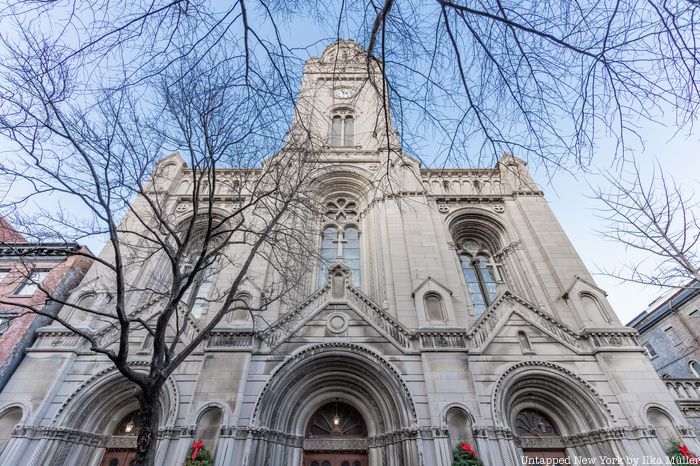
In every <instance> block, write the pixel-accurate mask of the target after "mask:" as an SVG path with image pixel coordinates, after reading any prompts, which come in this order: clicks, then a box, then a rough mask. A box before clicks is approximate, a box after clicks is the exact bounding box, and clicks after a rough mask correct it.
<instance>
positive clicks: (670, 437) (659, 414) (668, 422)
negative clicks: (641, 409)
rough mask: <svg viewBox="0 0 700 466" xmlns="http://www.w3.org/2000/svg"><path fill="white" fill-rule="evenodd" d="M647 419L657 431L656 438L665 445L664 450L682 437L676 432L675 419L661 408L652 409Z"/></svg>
mask: <svg viewBox="0 0 700 466" xmlns="http://www.w3.org/2000/svg"><path fill="white" fill-rule="evenodd" d="M647 419H648V420H649V423H650V424H651V425H653V426H654V428H655V430H656V437H657V438H658V439H659V441H660V442H661V445H663V447H664V449H665V448H666V446H667V445H668V444H669V443H671V442H672V441H678V440H680V435H678V431H677V430H676V426H675V424H674V422H673V419H671V417H670V416H669V415H668V414H666V413H665V412H664V411H662V410H661V409H659V408H655V407H651V408H649V410H648V411H647Z"/></svg>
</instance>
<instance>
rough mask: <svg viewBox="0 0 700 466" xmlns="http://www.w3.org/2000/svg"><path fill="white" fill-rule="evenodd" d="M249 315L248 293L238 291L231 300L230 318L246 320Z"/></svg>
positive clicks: (239, 320) (238, 320) (237, 320)
mask: <svg viewBox="0 0 700 466" xmlns="http://www.w3.org/2000/svg"><path fill="white" fill-rule="evenodd" d="M249 317H250V295H249V294H248V293H246V292H241V293H238V294H237V295H236V297H235V300H234V302H233V310H232V311H231V319H230V320H233V321H235V322H241V321H245V320H248V319H249Z"/></svg>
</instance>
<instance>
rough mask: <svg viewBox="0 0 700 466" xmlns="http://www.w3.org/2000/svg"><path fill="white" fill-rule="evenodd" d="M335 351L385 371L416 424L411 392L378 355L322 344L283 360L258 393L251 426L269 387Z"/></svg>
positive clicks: (360, 348) (352, 346) (340, 344)
mask: <svg viewBox="0 0 700 466" xmlns="http://www.w3.org/2000/svg"><path fill="white" fill-rule="evenodd" d="M337 349H343V350H344V351H347V352H349V353H354V354H355V355H361V356H363V357H364V358H366V359H367V363H369V364H372V365H374V366H375V367H377V368H382V369H383V370H385V371H387V372H388V373H389V375H390V376H391V377H392V378H393V379H394V381H395V382H397V383H398V384H399V385H400V386H401V390H402V392H403V396H404V398H405V400H406V401H407V402H408V406H407V408H408V409H409V410H410V415H411V418H412V420H413V422H414V424H416V425H417V424H418V415H417V414H416V407H415V404H414V402H413V398H412V396H411V391H410V390H409V389H408V386H407V385H406V382H404V380H403V377H401V374H400V373H399V372H398V370H396V368H394V366H392V365H391V364H390V363H389V362H388V361H387V360H385V359H384V358H383V357H382V356H380V355H379V354H378V353H375V352H374V351H372V350H370V349H368V348H365V347H363V346H360V345H356V344H352V343H343V342H332V343H322V344H319V345H314V346H311V347H308V348H305V349H303V350H301V351H299V352H297V353H294V354H292V355H291V356H289V357H288V358H287V359H285V360H284V361H283V362H282V363H281V364H280V365H279V366H278V367H277V368H276V369H275V370H274V371H273V372H272V374H271V375H270V377H269V379H268V381H267V383H266V384H265V386H264V387H263V389H262V390H261V391H260V395H258V399H257V401H256V403H255V409H254V411H253V415H252V416H251V425H255V424H256V423H257V422H258V417H259V415H260V409H261V407H262V404H263V400H264V399H265V397H266V395H267V393H268V392H269V391H270V387H271V386H272V385H273V384H274V383H275V382H276V381H277V380H278V379H280V378H284V377H287V376H289V374H292V373H294V371H295V368H296V366H297V365H299V364H301V363H302V362H303V361H305V360H307V359H313V358H316V357H318V355H319V353H324V352H327V351H334V350H337ZM297 376H301V377H303V376H304V374H297Z"/></svg>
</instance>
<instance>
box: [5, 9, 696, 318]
mask: <svg viewBox="0 0 700 466" xmlns="http://www.w3.org/2000/svg"><path fill="white" fill-rule="evenodd" d="M329 7H330V8H333V4H331V5H329ZM333 16H334V15H333V14H329V15H328V17H327V18H326V20H327V24H325V25H319V22H318V21H315V20H312V19H310V18H295V19H293V20H288V21H284V22H283V23H280V26H281V28H282V30H281V35H282V38H283V41H284V42H285V43H286V44H288V46H289V47H290V48H295V47H298V48H300V49H303V48H307V47H308V55H309V56H310V55H318V54H320V52H321V51H322V50H323V48H325V46H327V45H329V44H330V42H331V41H332V38H333V37H334V36H335V33H336V31H335V27H336V24H335V23H334V21H333V20H332V17H333ZM252 18H254V19H252V20H253V21H255V20H256V19H257V20H259V19H260V17H259V16H257V17H256V16H255V13H253V17H252ZM258 26H261V25H258ZM266 27H267V30H265V28H266ZM261 29H262V30H263V31H264V34H269V35H271V31H270V30H269V25H268V26H264V25H262V26H261ZM366 29H367V28H366V25H362V24H345V25H341V29H340V30H341V35H343V36H344V37H348V38H353V37H354V34H353V32H352V31H355V32H356V31H358V30H360V31H365V33H366ZM294 53H295V54H296V55H297V56H298V57H299V58H302V59H303V58H306V55H307V52H305V51H304V50H299V49H297V50H295V51H294ZM660 118H661V119H662V120H663V119H664V118H667V119H668V121H667V124H668V126H666V127H664V126H663V125H660V124H651V123H648V122H646V123H645V122H642V123H640V124H639V127H638V132H639V134H640V135H642V137H643V138H644V140H643V141H633V142H632V141H631V142H630V144H631V147H630V148H631V149H632V150H634V151H635V155H636V157H637V161H638V162H639V164H640V165H641V167H642V169H643V170H644V169H646V170H649V168H650V167H651V166H652V165H653V164H654V163H656V160H658V161H659V162H660V163H661V164H662V166H663V167H664V169H665V170H666V171H667V173H668V174H670V175H672V176H674V177H675V178H676V180H677V181H678V182H680V184H681V185H682V186H684V187H685V188H686V189H687V190H697V188H698V180H699V177H698V173H699V172H700V150H699V149H700V138H699V137H698V136H697V135H693V134H688V131H686V132H685V133H679V134H675V135H674V130H673V121H672V119H673V114H672V112H668V114H667V116H666V117H664V116H661V117H660ZM642 143H643V144H642ZM420 150H421V153H417V154H414V155H416V156H418V157H419V158H420V159H422V160H423V161H425V162H426V163H427V164H428V165H430V163H431V161H433V160H434V159H435V156H434V154H431V147H430V144H429V143H428V144H426V145H425V146H423V147H421V149H420ZM612 151H613V148H612V145H610V146H606V145H605V144H604V143H601V144H600V147H597V148H596V151H595V154H596V155H595V159H594V164H593V165H594V166H593V167H591V168H599V169H603V170H606V169H610V170H617V169H618V168H619V166H618V165H617V164H616V163H615V160H614V159H613V156H612ZM514 155H516V156H518V155H519V154H517V153H516V154H514ZM8 156H11V155H10V154H9V153H8V152H6V151H5V150H2V151H0V158H1V157H8ZM438 163H439V161H438ZM530 169H531V171H532V172H533V174H534V176H535V179H536V180H537V181H538V183H539V184H540V186H541V187H542V188H543V189H544V191H545V194H546V198H547V199H548V201H549V203H550V206H551V208H552V209H553V211H554V213H555V214H556V216H557V218H558V219H559V221H560V223H561V224H562V226H563V228H564V230H565V231H566V232H567V234H568V235H569V237H570V239H571V241H572V242H573V244H574V246H575V247H576V249H577V251H578V252H579V254H580V255H581V257H582V258H583V260H584V262H585V263H586V264H587V266H588V267H589V268H590V269H591V271H592V272H593V273H595V271H596V268H597V267H601V268H608V269H610V268H615V267H616V266H618V265H619V264H622V263H628V262H629V261H631V260H639V259H643V257H641V256H640V255H639V254H633V253H631V252H630V251H626V250H625V249H624V247H623V246H622V245H620V244H617V243H613V242H609V241H605V240H603V239H602V238H600V236H599V235H598V234H597V233H596V232H595V230H596V228H600V227H601V223H600V220H599V219H598V218H597V217H596V216H595V213H594V211H593V209H594V208H595V206H596V205H595V203H594V201H592V200H591V199H588V198H587V197H586V195H587V194H589V191H588V185H587V182H586V180H587V179H590V177H591V176H593V175H586V174H585V173H583V171H582V170H576V171H574V172H573V173H567V172H565V171H557V172H555V173H554V175H552V173H547V172H546V171H545V170H544V169H543V168H542V167H541V166H540V167H538V166H531V167H530ZM90 246H91V247H93V249H99V248H100V245H99V244H90ZM596 281H597V283H598V284H599V285H600V286H601V287H602V288H603V289H605V290H606V291H607V292H608V294H609V299H610V302H611V304H612V305H613V308H614V309H615V311H616V312H617V314H618V316H619V317H620V319H621V320H622V321H623V323H626V322H628V321H629V320H630V319H631V318H633V317H634V316H635V315H637V314H638V313H639V312H641V311H642V310H644V309H645V308H646V307H647V305H648V304H649V303H650V302H651V301H653V300H654V299H655V298H656V297H657V296H658V295H659V294H661V293H663V292H665V291H664V290H660V289H658V288H653V287H644V286H640V285H634V284H622V283H620V282H619V281H618V280H616V279H612V278H608V277H605V276H601V275H596Z"/></svg>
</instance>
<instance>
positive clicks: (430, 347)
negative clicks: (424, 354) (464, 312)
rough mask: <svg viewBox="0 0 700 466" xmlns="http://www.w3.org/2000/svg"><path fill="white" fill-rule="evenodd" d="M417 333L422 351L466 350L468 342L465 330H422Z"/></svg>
mask: <svg viewBox="0 0 700 466" xmlns="http://www.w3.org/2000/svg"><path fill="white" fill-rule="evenodd" d="M417 334H418V338H419V341H420V349H421V350H423V351H446V350H462V351H466V350H467V348H468V344H469V342H468V336H467V332H466V331H441V330H436V331H432V330H422V331H419V332H418V333H417Z"/></svg>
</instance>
